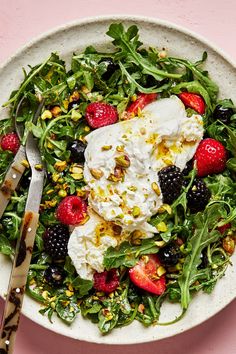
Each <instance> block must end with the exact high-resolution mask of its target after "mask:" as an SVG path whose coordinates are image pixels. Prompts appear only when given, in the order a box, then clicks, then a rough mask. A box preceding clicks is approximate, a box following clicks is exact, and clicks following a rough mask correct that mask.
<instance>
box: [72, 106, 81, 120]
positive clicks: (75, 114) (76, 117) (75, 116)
mask: <svg viewBox="0 0 236 354" xmlns="http://www.w3.org/2000/svg"><path fill="white" fill-rule="evenodd" d="M81 118H82V114H81V113H80V112H78V111H76V110H74V109H73V111H72V112H71V120H73V122H77V121H78V120H79V119H81Z"/></svg>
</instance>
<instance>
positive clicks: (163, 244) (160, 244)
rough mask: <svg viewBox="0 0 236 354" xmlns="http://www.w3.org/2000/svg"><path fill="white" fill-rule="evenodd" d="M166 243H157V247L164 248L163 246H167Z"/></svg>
mask: <svg viewBox="0 0 236 354" xmlns="http://www.w3.org/2000/svg"><path fill="white" fill-rule="evenodd" d="M165 244H166V243H165V241H156V242H155V245H157V247H163V246H165Z"/></svg>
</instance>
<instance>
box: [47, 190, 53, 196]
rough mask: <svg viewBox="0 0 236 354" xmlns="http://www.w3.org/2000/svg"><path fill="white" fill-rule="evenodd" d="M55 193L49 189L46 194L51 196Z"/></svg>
mask: <svg viewBox="0 0 236 354" xmlns="http://www.w3.org/2000/svg"><path fill="white" fill-rule="evenodd" d="M53 192H54V189H49V190H48V191H47V192H46V194H47V195H49V194H52V193H53Z"/></svg>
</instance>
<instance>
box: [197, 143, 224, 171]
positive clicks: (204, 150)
mask: <svg viewBox="0 0 236 354" xmlns="http://www.w3.org/2000/svg"><path fill="white" fill-rule="evenodd" d="M194 160H195V161H196V166H197V176H198V177H205V176H207V175H212V174H214V173H221V172H223V171H224V169H225V166H226V160H227V152H226V149H225V147H224V146H223V145H222V144H221V143H220V142H219V141H217V140H215V139H212V138H207V139H203V140H202V141H201V142H200V144H199V145H198V148H197V151H196V153H195V155H194Z"/></svg>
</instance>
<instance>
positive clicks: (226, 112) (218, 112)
mask: <svg viewBox="0 0 236 354" xmlns="http://www.w3.org/2000/svg"><path fill="white" fill-rule="evenodd" d="M233 114H234V111H233V109H232V108H230V107H223V106H221V105H220V104H218V105H217V106H216V108H215V109H214V112H213V118H214V119H219V120H221V122H223V123H225V124H226V123H229V121H230V118H231V116H232V115H233Z"/></svg>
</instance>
